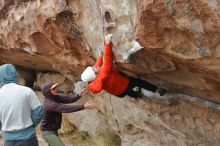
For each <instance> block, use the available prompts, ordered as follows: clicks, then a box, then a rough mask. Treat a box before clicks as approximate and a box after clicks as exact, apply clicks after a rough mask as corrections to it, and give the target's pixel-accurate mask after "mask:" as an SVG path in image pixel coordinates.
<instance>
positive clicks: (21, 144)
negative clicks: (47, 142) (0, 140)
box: [4, 135, 38, 146]
mask: <svg viewBox="0 0 220 146" xmlns="http://www.w3.org/2000/svg"><path fill="white" fill-rule="evenodd" d="M4 146H38V141H37V137H36V135H35V136H34V137H32V138H30V139H28V140H5V142H4Z"/></svg>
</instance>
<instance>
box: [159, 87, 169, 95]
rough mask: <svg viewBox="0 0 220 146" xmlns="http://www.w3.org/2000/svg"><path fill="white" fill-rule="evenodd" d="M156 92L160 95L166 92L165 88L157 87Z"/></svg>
mask: <svg viewBox="0 0 220 146" xmlns="http://www.w3.org/2000/svg"><path fill="white" fill-rule="evenodd" d="M157 92H158V93H159V94H160V96H164V95H165V94H166V93H167V90H166V89H163V88H158V89H157Z"/></svg>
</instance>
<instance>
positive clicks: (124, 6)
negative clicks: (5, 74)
mask: <svg viewBox="0 0 220 146" xmlns="http://www.w3.org/2000/svg"><path fill="white" fill-rule="evenodd" d="M219 30H220V2H219V1H218V0H195V1H184V0H167V1H165V0H164V1H155V0H121V1H118V0H111V1H109V0H89V1H82V0H75V1H71V0H1V1H0V51H1V52H0V63H13V64H16V65H19V66H22V67H24V68H28V69H32V70H34V71H35V72H36V71H57V72H59V73H61V74H63V75H64V76H65V77H67V78H68V79H69V80H72V81H74V80H75V81H76V80H79V77H80V73H81V72H82V70H83V69H84V68H85V66H87V65H92V64H93V63H94V61H95V58H96V57H97V54H98V50H99V49H100V48H102V46H103V35H104V33H113V43H114V55H115V67H116V68H118V69H119V70H120V71H122V72H124V73H126V74H129V75H132V76H136V77H140V78H142V79H145V80H148V81H151V82H152V83H156V84H158V85H160V86H162V87H166V88H168V89H170V90H172V91H174V92H180V93H184V94H188V95H192V96H198V97H200V98H203V99H205V100H209V101H212V102H215V103H220V98H219V95H220V90H219V89H220V78H219V76H220V63H219V54H220V41H219V36H220V32H219ZM25 72H26V71H25ZM31 75H33V73H30V72H29V73H27V72H26V73H25V74H23V75H22V76H23V77H24V79H23V80H21V83H22V84H30V82H32V81H33V78H34V77H33V76H32V77H31ZM48 77H49V78H50V79H49V80H53V81H56V82H60V83H66V84H65V86H63V87H62V90H63V92H64V93H68V92H70V91H71V90H72V88H71V85H72V84H73V83H72V82H71V81H69V80H68V83H67V82H66V81H67V79H66V78H64V77H63V76H61V75H58V76H57V75H55V78H59V79H54V77H53V75H51V74H44V73H40V74H37V78H35V81H36V82H35V84H34V87H35V88H36V89H39V87H40V86H41V85H42V83H43V82H45V81H48ZM101 96H103V97H102V98H101V97H100V95H97V97H95V101H96V102H97V104H98V105H99V106H98V109H99V112H101V115H100V113H97V115H96V114H95V113H92V114H89V113H83V114H81V115H80V116H79V115H77V117H78V119H75V118H74V115H72V114H71V115H70V116H69V115H68V116H69V118H70V120H71V121H72V122H75V125H77V126H78V127H81V129H83V130H85V129H86V130H88V131H92V132H91V133H92V134H94V133H95V132H96V130H95V129H92V128H97V129H100V128H99V126H97V125H95V124H97V123H96V119H98V123H105V124H106V127H109V126H111V127H112V128H113V129H114V131H116V132H117V133H118V134H119V135H120V136H121V139H122V141H123V145H153V144H155V145H200V144H201V145H202V144H204V145H218V144H217V142H219V139H220V138H219V137H218V135H220V134H219V120H220V119H219V116H218V114H219V113H218V114H216V113H215V112H212V111H209V110H206V109H202V108H199V107H197V106H195V105H190V104H187V103H185V102H181V103H180V104H178V105H175V106H171V107H170V106H168V105H167V106H166V105H158V104H155V103H152V102H148V101H145V102H144V101H142V100H138V101H130V100H129V99H117V98H115V97H109V95H106V94H104V95H101ZM174 96H175V94H174ZM216 106H218V105H216ZM156 107H158V109H157V108H156ZM186 109H187V110H188V113H186V111H187V110H186ZM192 111H193V112H192ZM130 114H132V115H130ZM88 115H91V116H93V117H94V121H95V122H93V123H94V124H92V125H93V127H88V125H89V124H88V121H86V120H85V118H87V116H88ZM150 117H151V118H150ZM210 117H211V118H210ZM104 119H105V120H107V121H108V122H104V121H105V120H104ZM210 119H211V120H210ZM82 120H85V121H84V122H82ZM87 120H88V119H87ZM126 121H127V123H126ZM129 121H131V122H129ZM213 121H214V122H213ZM82 123H84V124H83V125H80V124H82ZM85 125H87V126H85ZM158 138H161V141H160V140H158ZM189 139H190V140H189Z"/></svg>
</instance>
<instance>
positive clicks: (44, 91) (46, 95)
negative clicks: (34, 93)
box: [41, 83, 54, 97]
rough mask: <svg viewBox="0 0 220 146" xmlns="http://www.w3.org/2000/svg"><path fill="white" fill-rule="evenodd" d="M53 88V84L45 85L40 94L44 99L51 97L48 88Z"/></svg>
mask: <svg viewBox="0 0 220 146" xmlns="http://www.w3.org/2000/svg"><path fill="white" fill-rule="evenodd" d="M52 86H53V83H45V84H43V85H42V87H41V92H42V93H43V95H44V96H45V97H53V96H54V95H53V94H52V93H51V92H50V88H51V87H52Z"/></svg>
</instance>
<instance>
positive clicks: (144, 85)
mask: <svg viewBox="0 0 220 146" xmlns="http://www.w3.org/2000/svg"><path fill="white" fill-rule="evenodd" d="M129 86H131V88H132V89H133V88H134V87H140V88H144V89H146V90H149V91H152V92H156V91H157V89H158V87H157V86H155V85H153V84H151V83H149V82H146V81H143V80H140V79H137V78H133V77H130V81H129Z"/></svg>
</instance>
